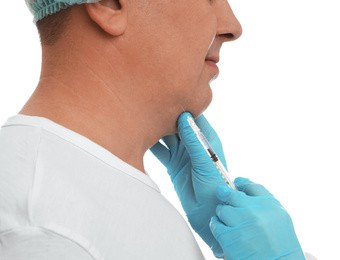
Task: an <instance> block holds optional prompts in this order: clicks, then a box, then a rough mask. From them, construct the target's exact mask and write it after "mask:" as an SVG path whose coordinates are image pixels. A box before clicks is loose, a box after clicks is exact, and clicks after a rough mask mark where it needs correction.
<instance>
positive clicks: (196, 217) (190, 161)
mask: <svg viewBox="0 0 340 260" xmlns="http://www.w3.org/2000/svg"><path fill="white" fill-rule="evenodd" d="M187 116H190V117H191V118H192V116H191V115H190V114H189V113H183V114H182V115H180V117H179V119H178V130H179V134H175V135H171V136H166V137H164V138H162V140H163V141H164V143H165V144H166V147H165V146H164V145H162V144H161V143H160V142H158V143H157V144H155V145H154V146H153V147H152V148H151V149H150V150H151V152H152V153H153V154H154V155H155V156H156V157H157V158H158V159H159V160H160V161H161V162H162V163H163V164H164V165H165V166H166V168H167V170H168V174H169V175H170V178H171V181H172V183H173V185H174V187H175V191H176V192H177V195H178V197H179V199H180V201H181V204H182V207H183V209H184V211H185V212H186V215H187V218H188V221H189V223H190V225H191V226H192V228H193V229H194V230H195V231H196V232H197V233H198V234H199V235H200V237H201V238H202V239H203V240H204V241H205V242H206V243H207V244H208V245H209V246H210V248H211V249H212V250H213V252H214V254H215V256H217V257H220V258H222V257H223V250H222V248H221V247H220V245H219V243H218V242H217V241H216V239H215V238H214V236H213V235H212V233H211V230H210V228H209V223H210V220H211V218H212V216H214V215H215V212H216V206H217V205H218V204H219V203H220V202H219V200H218V199H217V197H216V188H217V187H218V186H220V185H226V184H225V182H224V180H223V178H222V176H221V175H220V173H219V172H218V171H217V169H216V166H215V165H214V163H213V162H212V161H211V159H210V157H209V155H208V154H207V153H206V151H205V150H204V149H203V147H202V145H201V143H200V142H199V140H198V139H197V137H196V134H195V133H194V132H193V130H192V129H191V127H190V125H189V123H188V121H187ZM195 122H196V124H197V125H198V127H199V128H200V129H201V131H202V133H203V134H204V135H205V137H206V138H207V139H208V141H209V143H210V144H211V146H212V147H213V149H214V151H215V152H216V154H217V156H218V157H219V158H220V160H221V162H222V163H223V164H224V166H225V167H226V163H225V159H224V154H223V150H222V145H221V142H220V140H219V138H218V136H217V134H216V132H215V131H214V129H213V128H212V127H211V126H210V124H209V123H208V121H207V120H206V119H205V117H204V116H203V115H201V116H200V117H198V118H197V119H196V120H195Z"/></svg>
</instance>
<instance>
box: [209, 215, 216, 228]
mask: <svg viewBox="0 0 340 260" xmlns="http://www.w3.org/2000/svg"><path fill="white" fill-rule="evenodd" d="M214 218H215V216H213V217H212V218H211V219H210V223H209V227H210V228H211V229H212V230H214V229H215V223H214V222H213V219H214Z"/></svg>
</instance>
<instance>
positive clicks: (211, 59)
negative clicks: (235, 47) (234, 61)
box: [205, 56, 220, 63]
mask: <svg viewBox="0 0 340 260" xmlns="http://www.w3.org/2000/svg"><path fill="white" fill-rule="evenodd" d="M205 60H206V61H212V62H214V63H218V62H219V61H220V57H218V56H216V57H207V58H205Z"/></svg>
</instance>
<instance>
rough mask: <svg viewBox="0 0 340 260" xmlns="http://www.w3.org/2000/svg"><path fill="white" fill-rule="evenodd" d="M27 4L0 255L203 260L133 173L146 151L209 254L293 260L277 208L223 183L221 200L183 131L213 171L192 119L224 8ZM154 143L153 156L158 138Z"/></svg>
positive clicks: (262, 193)
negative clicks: (32, 85)
mask: <svg viewBox="0 0 340 260" xmlns="http://www.w3.org/2000/svg"><path fill="white" fill-rule="evenodd" d="M26 3H27V5H28V7H29V8H30V10H31V12H32V13H33V15H34V21H35V22H36V24H37V28H38V31H39V34H40V38H41V44H42V69H41V77H40V81H39V83H38V86H37V88H36V90H35V92H34V93H33V95H32V96H31V98H30V99H29V100H28V101H27V103H26V104H25V105H24V107H23V108H22V109H21V111H20V112H19V114H18V115H15V116H13V117H10V118H9V119H8V121H7V122H6V123H5V125H4V126H3V128H2V130H1V132H0V145H1V146H0V178H1V184H0V205H1V206H0V256H1V259H18V260H21V259H35V260H37V259H70V260H71V259H72V260H76V259H82V260H86V259H193V260H194V259H195V260H197V259H203V255H202V253H201V251H200V249H199V247H198V246H197V243H196V241H195V239H194V238H193V236H192V234H191V231H190V230H189V228H188V225H187V223H186V222H185V221H184V220H183V218H182V217H181V216H180V214H179V213H178V212H177V211H176V210H175V209H174V208H173V206H172V205H171V204H170V203H169V202H168V201H167V200H166V199H165V198H164V197H163V196H162V195H161V193H160V191H159V189H158V187H157V185H156V184H155V183H154V182H153V181H152V180H151V179H150V177H149V176H148V175H147V173H146V171H145V169H144V164H143V156H144V153H145V152H146V151H147V150H148V149H149V148H150V147H152V151H153V153H154V154H155V155H156V156H157V157H158V158H159V159H160V160H161V161H162V162H163V163H164V164H165V165H166V166H167V168H168V172H169V174H170V176H171V179H172V181H173V183H174V185H175V189H176V191H177V193H178V195H179V197H180V200H181V202H182V205H183V208H184V209H185V211H186V213H187V216H188V220H189V223H190V224H191V225H192V227H193V228H194V229H195V231H196V232H197V233H198V234H199V235H200V236H201V237H202V238H203V239H204V241H205V242H206V243H207V244H208V245H209V246H210V247H211V248H212V250H213V251H214V254H215V255H216V257H218V258H222V257H227V258H228V259H229V258H230V259H245V258H244V257H245V256H247V258H246V259H269V258H273V259H274V258H275V257H276V258H279V257H282V259H304V256H303V253H302V250H301V247H300V245H299V242H298V240H297V238H296V236H295V232H294V228H293V226H292V224H291V221H290V217H289V215H288V214H284V213H283V212H285V211H284V210H283V208H282V207H281V205H280V204H279V203H278V202H277V201H276V200H275V199H274V198H273V196H272V195H271V194H270V193H269V192H267V191H266V190H265V189H264V188H263V187H262V186H260V185H256V184H253V183H251V182H250V181H249V180H247V179H242V178H239V179H237V181H236V182H235V184H236V186H237V187H238V189H239V190H242V191H244V192H236V191H235V192H234V191H231V190H230V189H229V188H228V187H227V186H226V185H225V183H224V181H223V179H222V178H221V176H220V175H219V173H218V172H217V170H216V168H214V165H213V163H212V162H211V161H210V158H209V157H207V155H206V154H204V153H203V152H204V151H202V150H201V147H200V145H199V143H198V140H196V139H195V135H194V134H193V133H192V131H191V130H190V128H189V126H188V124H187V122H186V118H187V116H191V115H190V114H182V113H183V111H189V112H190V113H191V114H192V116H193V117H194V118H198V119H197V120H196V121H197V124H198V125H199V126H200V127H201V128H202V131H204V133H205V134H207V135H208V138H209V140H210V141H211V142H212V144H213V146H214V148H215V149H216V150H217V151H218V153H219V155H220V157H221V159H222V161H224V157H223V151H222V147H221V144H220V142H219V140H218V137H217V135H216V133H215V132H214V131H213V130H212V128H211V127H210V125H209V124H208V122H207V121H206V119H205V118H204V117H203V116H200V115H201V114H202V112H203V111H204V110H205V109H206V107H207V106H208V105H209V103H210V102H211V97H212V94H211V89H210V87H209V82H210V81H211V80H212V79H213V78H214V77H216V76H217V74H218V69H217V67H216V63H217V62H218V60H219V50H220V48H221V46H222V44H223V43H224V42H227V41H232V40H235V39H237V38H238V37H240V35H241V33H242V29H241V26H240V24H239V22H238V21H237V19H236V18H235V16H234V14H233V12H232V10H231V8H230V6H229V4H228V2H227V1H226V0H182V1H169V0H162V1H159V0H138V1H134V0H101V1H100V0H88V1H86V0H26ZM180 114H182V115H181V116H180V117H179V115H180ZM199 116H200V117H199ZM178 118H179V120H178ZM178 131H179V136H180V139H179V137H178V135H176V133H177V132H178ZM164 136H166V137H165V138H163V140H164V142H165V144H166V147H165V146H163V145H162V144H161V143H159V142H158V140H159V139H161V138H162V137H164ZM155 144H156V145H155ZM224 163H225V161H224ZM216 189H217V196H216V195H215V191H216ZM256 203H257V204H256ZM219 204H220V206H218V205H219ZM225 204H228V205H229V207H231V206H232V207H234V208H245V209H246V210H245V211H244V212H246V213H247V212H248V209H249V208H254V207H253V205H255V204H256V205H258V204H259V205H260V206H261V207H259V208H260V212H259V213H258V215H259V216H260V217H259V219H265V220H268V219H274V220H276V221H274V223H277V222H279V223H281V225H280V226H281V229H280V228H278V227H277V224H276V225H274V224H273V223H272V222H271V221H269V222H270V225H271V224H273V225H272V226H270V225H269V224H268V226H263V225H262V224H263V223H267V222H266V221H263V222H261V221H258V220H256V221H255V222H252V221H247V218H248V217H249V216H250V217H251V218H252V219H254V215H252V214H253V213H254V211H250V212H249V214H244V216H242V217H241V216H240V215H237V216H236V217H235V218H234V219H233V218H229V216H231V215H232V214H234V213H230V212H231V211H230V208H227V206H226V205H225ZM217 206H218V207H217ZM216 207H217V210H216ZM268 209H269V211H268ZM263 212H264V213H263ZM268 212H269V213H268ZM215 214H217V217H218V218H217V217H213V216H214V215H215ZM262 214H263V215H268V218H265V217H267V216H263V217H262V218H261V216H262ZM231 220H234V222H233V221H231ZM281 220H283V221H286V223H283V222H282V221H281ZM235 221H236V222H235ZM242 221H245V223H252V224H251V225H248V226H247V225H238V224H242V223H243V222H242ZM280 221H281V222H280ZM254 223H255V224H254ZM258 223H261V225H258ZM236 226H238V227H239V226H241V227H243V228H244V227H246V228H245V230H239V229H238V228H232V227H236ZM230 227H231V229H230ZM268 227H270V228H268ZM263 230H264V231H265V232H262V231H263ZM230 232H232V233H230ZM242 234H247V235H245V236H242ZM260 242H261V243H262V242H263V243H262V244H261V243H260ZM249 244H250V246H249Z"/></svg>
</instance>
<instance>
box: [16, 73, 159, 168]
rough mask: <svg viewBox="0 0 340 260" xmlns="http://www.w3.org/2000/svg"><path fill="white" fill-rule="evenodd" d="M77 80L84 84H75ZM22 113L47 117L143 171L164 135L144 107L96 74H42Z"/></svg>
mask: <svg viewBox="0 0 340 260" xmlns="http://www.w3.org/2000/svg"><path fill="white" fill-rule="evenodd" d="M82 75H83V74H82ZM84 79H85V78H84ZM91 79H92V80H93V82H91V81H92V80H91ZM75 82H76V84H77V85H78V86H79V85H81V86H82V87H81V88H78V87H75V86H72V84H73V83H75ZM136 105H137V104H136ZM19 113H20V114H24V115H31V116H41V117H45V118H48V119H50V120H52V121H54V122H55V123H58V124H60V125H62V126H64V127H66V128H68V129H70V130H73V131H75V132H77V133H79V134H81V135H83V136H85V137H87V138H89V139H90V140H92V141H93V142H95V143H97V144H98V145H100V146H102V147H104V148H105V149H107V150H108V151H110V152H111V153H112V154H114V155H115V156H117V157H118V158H120V159H122V160H123V161H125V162H126V163H128V164H130V165H132V166H134V167H135V168H137V169H139V170H140V171H142V172H145V170H144V165H143V156H144V154H145V152H146V151H147V149H148V148H149V147H150V146H152V145H153V144H154V143H155V142H157V141H158V139H159V138H160V137H161V136H162V134H161V131H159V130H158V129H157V126H155V125H154V122H153V120H152V119H150V117H148V112H147V111H146V110H145V107H142V106H139V105H137V106H135V107H133V106H131V104H127V103H124V100H120V98H119V96H118V95H117V93H114V92H113V91H112V88H108V87H106V86H105V84H100V83H99V82H98V80H97V79H96V78H95V77H86V80H85V81H84V80H83V79H81V78H77V77H76V76H75V75H73V76H72V79H69V80H68V79H67V78H63V80H61V79H59V78H58V79H57V78H56V77H53V76H48V77H42V78H41V80H40V82H39V84H38V87H37V88H36V90H35V92H34V93H33V95H32V96H31V98H30V99H29V100H28V102H27V103H26V104H25V106H24V107H23V108H22V110H21V111H20V112H19Z"/></svg>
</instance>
